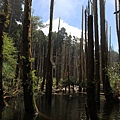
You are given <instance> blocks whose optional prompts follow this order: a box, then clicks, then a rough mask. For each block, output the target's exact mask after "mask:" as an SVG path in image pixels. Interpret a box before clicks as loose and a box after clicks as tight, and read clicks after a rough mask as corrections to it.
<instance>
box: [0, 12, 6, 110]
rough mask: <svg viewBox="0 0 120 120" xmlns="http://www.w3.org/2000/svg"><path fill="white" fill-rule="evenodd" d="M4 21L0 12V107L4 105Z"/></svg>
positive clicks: (3, 16)
mask: <svg viewBox="0 0 120 120" xmlns="http://www.w3.org/2000/svg"><path fill="white" fill-rule="evenodd" d="M4 22H5V14H2V13H1V14H0V109H1V108H3V107H4V106H5V103H4V101H3V86H2V66H3V28H4Z"/></svg>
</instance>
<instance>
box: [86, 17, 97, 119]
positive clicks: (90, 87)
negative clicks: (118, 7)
mask: <svg viewBox="0 0 120 120" xmlns="http://www.w3.org/2000/svg"><path fill="white" fill-rule="evenodd" d="M88 51H89V54H88V59H89V61H88V63H87V67H88V75H87V105H88V109H89V114H90V118H91V120H97V119H98V118H97V110H96V102H95V84H94V42H93V16H92V15H89V16H88Z"/></svg>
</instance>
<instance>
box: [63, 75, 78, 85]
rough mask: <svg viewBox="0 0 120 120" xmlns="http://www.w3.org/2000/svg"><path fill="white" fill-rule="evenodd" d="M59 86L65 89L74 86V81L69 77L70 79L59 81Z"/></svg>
mask: <svg viewBox="0 0 120 120" xmlns="http://www.w3.org/2000/svg"><path fill="white" fill-rule="evenodd" d="M61 84H62V86H63V87H67V86H69V85H75V84H76V79H75V78H73V77H70V79H69V80H68V79H64V80H62V81H61Z"/></svg>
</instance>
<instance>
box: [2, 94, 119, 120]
mask: <svg viewBox="0 0 120 120" xmlns="http://www.w3.org/2000/svg"><path fill="white" fill-rule="evenodd" d="M36 103H37V106H38V109H39V111H40V112H41V113H42V114H41V115H36V116H34V117H33V116H30V115H27V114H25V112H24V107H23V106H24V104H23V100H22V98H17V99H12V100H10V101H9V102H8V104H9V105H8V106H7V107H5V108H4V109H3V111H2V112H0V120H47V119H51V120H86V112H85V104H86V95H85V94H71V95H60V94H53V95H52V103H51V105H48V104H47V103H46V100H45V96H44V95H43V96H39V97H37V99H36ZM98 117H99V119H100V120H120V105H114V106H113V105H112V104H106V103H105V99H104V97H103V96H101V106H100V110H99V111H98Z"/></svg>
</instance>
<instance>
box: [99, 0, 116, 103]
mask: <svg viewBox="0 0 120 120" xmlns="http://www.w3.org/2000/svg"><path fill="white" fill-rule="evenodd" d="M100 26H101V53H102V54H101V67H102V68H101V69H102V81H103V89H104V93H105V98H106V101H108V102H109V101H113V100H114V97H113V92H112V88H111V86H110V82H109V76H108V70H107V67H108V66H107V64H108V63H107V48H106V36H105V3H104V0H100Z"/></svg>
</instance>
